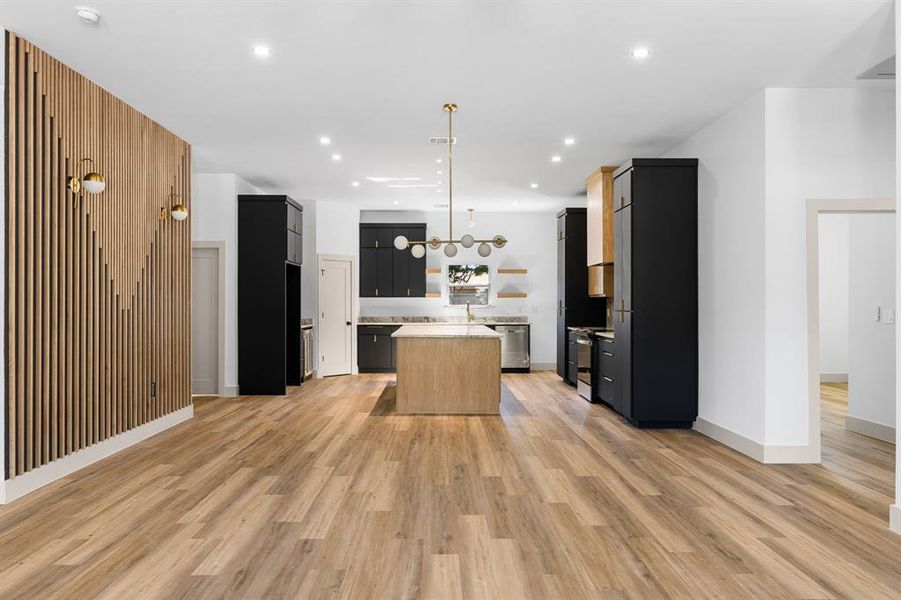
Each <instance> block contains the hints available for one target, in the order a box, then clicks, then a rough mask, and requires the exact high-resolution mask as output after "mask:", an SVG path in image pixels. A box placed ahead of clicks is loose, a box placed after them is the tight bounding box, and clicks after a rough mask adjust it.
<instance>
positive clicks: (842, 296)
mask: <svg viewBox="0 0 901 600" xmlns="http://www.w3.org/2000/svg"><path fill="white" fill-rule="evenodd" d="M807 212H808V219H807V225H808V253H807V256H808V288H807V291H808V294H807V300H808V357H809V360H808V366H809V373H808V381H809V385H808V389H809V398H808V402H809V408H810V432H811V433H810V435H811V444H812V445H815V446H816V450H817V455H818V456H819V457H820V463H821V464H822V465H823V467H824V468H826V469H827V470H829V471H832V472H835V473H837V474H839V475H840V476H842V477H845V478H848V479H851V480H854V481H856V482H857V483H858V484H860V485H862V486H864V487H867V488H869V489H871V490H873V491H875V492H877V493H880V494H884V495H886V496H887V497H889V498H890V497H891V496H892V495H893V488H894V457H895V445H894V435H895V433H894V427H893V426H894V423H895V414H894V411H895V368H896V360H897V358H896V356H895V340H896V330H895V327H896V326H895V310H896V306H895V301H896V299H895V273H896V272H895V214H894V213H895V204H894V200H856V201H854V200H849V201H814V200H811V201H808V211H807Z"/></svg>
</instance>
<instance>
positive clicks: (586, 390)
mask: <svg viewBox="0 0 901 600" xmlns="http://www.w3.org/2000/svg"><path fill="white" fill-rule="evenodd" d="M573 337H574V338H575V340H576V348H577V353H578V358H577V359H576V361H575V362H576V364H577V366H578V381H576V389H578V390H579V395H580V396H582V397H583V398H585V399H586V400H588V401H589V402H591V349H592V345H593V342H592V339H591V335H590V332H589V330H588V329H587V328H586V329H577V330H574V331H573Z"/></svg>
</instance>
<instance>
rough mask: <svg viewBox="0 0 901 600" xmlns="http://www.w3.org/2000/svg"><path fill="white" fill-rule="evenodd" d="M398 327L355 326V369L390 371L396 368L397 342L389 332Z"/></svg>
mask: <svg viewBox="0 0 901 600" xmlns="http://www.w3.org/2000/svg"><path fill="white" fill-rule="evenodd" d="M398 329H399V327H396V326H391V325H359V326H358V327H357V369H358V370H359V371H360V373H392V372H394V371H395V370H396V369H397V358H396V356H397V342H396V340H395V338H393V337H391V334H392V333H394V332H395V331H397V330H398Z"/></svg>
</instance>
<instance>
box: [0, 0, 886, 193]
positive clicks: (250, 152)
mask: <svg viewBox="0 0 901 600" xmlns="http://www.w3.org/2000/svg"><path fill="white" fill-rule="evenodd" d="M83 4H88V5H90V6H92V7H93V8H96V9H97V10H98V11H99V12H100V13H101V14H102V20H101V22H100V24H99V25H98V26H96V27H91V26H86V25H84V24H82V23H81V22H80V21H79V20H78V18H77V17H76V16H75V14H74V12H73V8H74V7H75V6H77V5H83ZM0 11H2V12H0V23H2V25H3V26H4V27H6V28H8V29H11V30H13V31H15V32H17V33H19V34H20V35H22V36H24V37H26V38H28V39H29V40H31V41H32V42H34V43H36V44H37V45H39V46H41V47H42V48H44V49H45V50H47V51H49V52H50V53H51V54H53V55H55V56H56V57H58V58H59V59H61V60H62V61H64V62H66V63H67V64H69V65H71V66H72V67H74V68H75V69H77V70H78V71H80V72H82V73H83V74H85V75H86V76H88V77H89V78H91V79H93V80H94V81H96V82H98V83H99V84H101V85H102V86H104V87H105V88H107V89H108V90H110V91H111V92H113V93H114V94H116V95H118V96H120V97H122V98H123V99H125V100H126V101H128V102H129V103H131V104H132V105H134V106H136V107H137V108H139V109H140V110H142V111H143V112H145V113H146V114H148V115H149V116H151V117H152V118H154V119H156V120H157V121H159V122H160V123H162V124H163V125H165V126H167V127H168V128H170V129H171V130H173V131H174V132H176V133H177V134H179V135H181V136H182V137H184V138H185V139H187V140H188V141H189V142H190V143H191V144H193V146H194V157H195V170H198V171H209V172H214V171H230V172H231V171H233V172H237V173H240V174H242V175H243V176H245V177H246V178H247V179H249V180H250V181H252V182H254V183H256V184H257V185H260V186H261V187H264V188H266V189H267V190H269V191H283V192H286V193H289V194H290V195H292V196H294V197H295V198H300V199H304V198H316V199H327V200H339V201H348V202H357V203H358V204H359V205H360V206H361V207H364V208H383V209H385V208H388V209H393V208H399V209H426V210H428V209H432V208H434V205H435V204H438V203H440V202H446V186H442V189H443V190H444V193H443V194H439V193H436V192H435V191H434V190H431V189H430V190H425V191H423V190H409V189H389V188H387V187H386V186H385V185H384V184H375V183H370V182H368V181H366V179H365V178H366V177H367V176H387V177H391V176H393V177H421V178H422V180H423V182H426V183H435V182H436V181H437V180H441V181H444V182H446V181H447V175H446V172H445V175H443V176H438V175H436V174H435V171H436V170H437V169H439V168H440V167H441V165H437V164H436V163H435V159H436V158H442V157H443V155H444V154H443V153H444V151H445V148H444V147H440V146H430V145H428V143H427V140H428V137H429V136H432V135H443V134H445V132H446V120H445V115H444V113H443V112H442V111H441V105H442V103H443V102H445V101H447V100H452V101H455V102H457V103H458V104H459V105H460V111H459V112H458V113H457V131H456V133H457V136H458V138H459V144H458V145H457V146H456V149H455V156H456V166H457V170H456V177H455V199H456V200H455V203H456V205H457V206H473V207H475V208H476V209H478V210H550V209H556V208H558V207H561V206H563V205H564V204H572V203H574V202H575V201H576V199H575V198H576V196H578V195H581V193H582V189H583V188H582V181H583V180H584V178H585V176H586V175H588V174H589V173H590V172H591V171H592V170H593V169H594V168H596V167H598V166H600V165H602V164H614V165H615V164H619V163H621V162H623V161H624V160H626V159H628V158H630V157H632V156H655V155H658V154H660V153H661V152H663V151H666V150H668V149H670V148H672V147H673V146H674V145H675V144H676V143H677V142H678V141H680V140H682V139H683V138H685V137H686V136H687V135H690V134H691V133H693V132H694V131H696V130H698V129H699V128H700V127H702V126H703V125H705V124H707V123H709V122H711V121H712V120H714V119H715V118H717V117H718V116H719V115H721V114H723V113H724V112H726V111H727V110H728V109H729V108H730V107H732V106H734V105H735V104H737V103H738V102H740V101H741V100H743V99H745V98H747V97H748V96H750V95H751V94H753V93H754V92H755V91H756V90H758V89H760V88H761V87H765V86H824V87H836V86H837V87H844V86H853V85H867V86H874V87H880V86H882V87H885V86H893V85H894V82H891V81H889V82H886V81H867V82H858V81H856V79H855V78H856V76H857V75H858V74H859V73H861V72H863V71H864V70H865V69H867V68H868V67H870V66H872V65H874V64H876V63H878V62H880V61H882V60H884V59H885V58H887V57H888V56H890V55H892V54H893V53H894V30H893V15H892V3H891V2H890V1H889V0H874V1H866V0H857V1H853V0H849V1H826V0H824V1H813V0H784V1H759V0H758V1H718V2H714V1H706V2H705V1H699V0H693V1H675V0H674V1H667V2H664V1H655V2H642V1H621V2H612V1H608V2H551V1H546V2H526V1H521V2H520V1H517V2H500V1H497V2H490V1H482V2H452V1H446V0H445V1H435V2H431V1H418V2H376V1H372V2H294V3H292V2H285V1H281V2H171V1H167V2H164V1H157V2H139V1H124V0H120V1H113V2H110V1H105V2H92V1H89V0H83V1H82V0H75V1H72V2H57V1H39V0H27V1H23V0H4V2H3V3H2V9H0ZM255 43H265V44H267V45H269V46H271V48H272V55H271V56H270V57H269V58H267V59H259V58H257V57H255V56H253V55H252V54H251V52H250V48H251V46H252V45H253V44H255ZM638 45H647V46H648V47H650V48H651V50H652V55H651V57H650V58H649V59H648V60H647V61H644V62H637V61H636V60H634V59H633V58H631V56H630V54H629V53H630V50H631V49H632V48H633V47H635V46H638ZM320 135H328V136H330V137H331V138H332V140H333V145H332V147H330V148H323V147H321V146H320V145H319V142H318V140H319V136H320ZM566 136H573V137H575V138H576V139H577V143H576V145H575V146H573V147H571V148H564V147H563V144H562V139H563V138H564V137H566ZM332 152H340V153H341V154H342V156H343V160H342V161H341V162H337V163H336V162H333V161H331V160H330V155H331V153H332ZM553 154H560V155H561V156H562V158H563V160H562V162H560V163H558V164H552V163H551V162H550V160H549V159H550V157H551V155H553ZM445 171H446V170H445ZM354 180H357V181H360V182H361V186H360V187H359V188H353V187H351V181H354ZM531 182H537V183H538V184H539V186H540V187H539V189H538V190H532V189H530V188H529V184H530V183H531ZM394 201H398V202H399V203H400V204H399V205H397V206H395V204H394ZM514 201H515V202H516V204H515V205H514Z"/></svg>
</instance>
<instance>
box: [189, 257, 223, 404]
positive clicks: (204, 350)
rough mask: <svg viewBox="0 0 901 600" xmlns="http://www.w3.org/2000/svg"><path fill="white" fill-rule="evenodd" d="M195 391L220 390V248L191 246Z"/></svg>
mask: <svg viewBox="0 0 901 600" xmlns="http://www.w3.org/2000/svg"><path fill="white" fill-rule="evenodd" d="M191 393H192V394H218V393H219V249H218V248H192V249H191Z"/></svg>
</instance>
